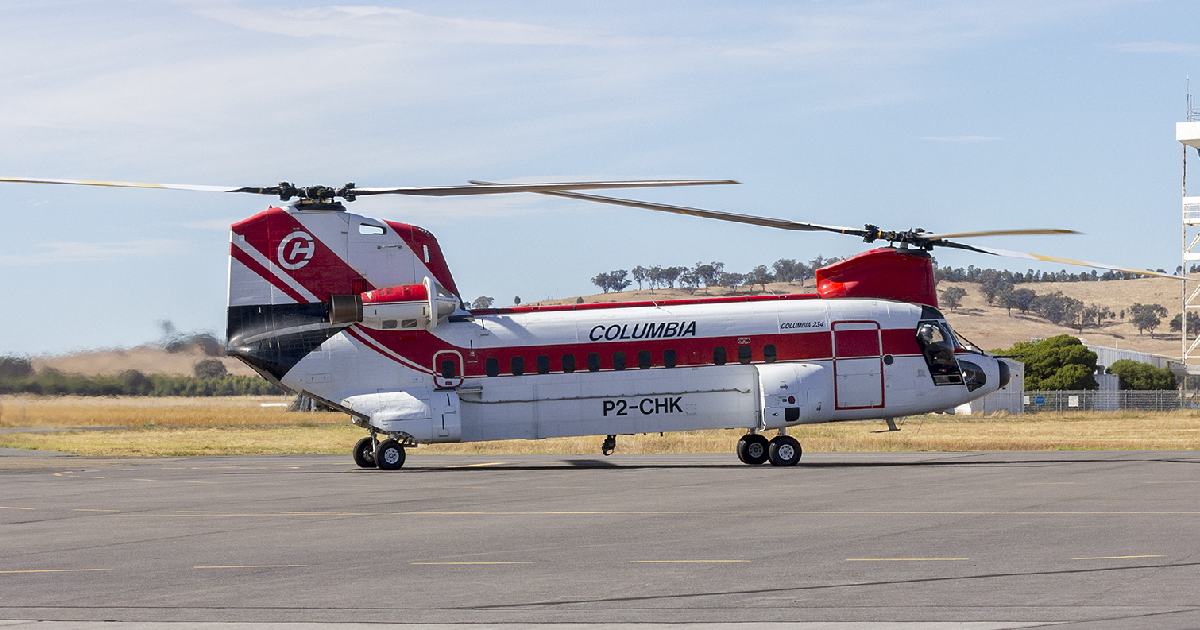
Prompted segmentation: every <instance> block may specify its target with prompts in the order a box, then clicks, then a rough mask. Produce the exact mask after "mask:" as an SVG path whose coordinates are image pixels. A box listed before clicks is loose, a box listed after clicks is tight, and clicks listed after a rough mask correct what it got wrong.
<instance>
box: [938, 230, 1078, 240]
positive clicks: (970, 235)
mask: <svg viewBox="0 0 1200 630" xmlns="http://www.w3.org/2000/svg"><path fill="white" fill-rule="evenodd" d="M1080 233H1081V232H1077V231H1075V230H1064V229H1061V228H1027V229H1015V230H978V231H975V232H946V233H944V234H922V235H921V236H922V237H924V238H927V239H929V240H931V241H939V240H943V239H947V238H976V237H980V236H1027V235H1034V234H1080Z"/></svg>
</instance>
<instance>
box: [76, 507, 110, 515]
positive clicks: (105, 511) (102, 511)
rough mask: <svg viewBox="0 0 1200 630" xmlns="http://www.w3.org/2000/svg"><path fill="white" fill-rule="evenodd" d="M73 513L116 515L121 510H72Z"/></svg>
mask: <svg viewBox="0 0 1200 630" xmlns="http://www.w3.org/2000/svg"><path fill="white" fill-rule="evenodd" d="M71 511H72V512H100V513H103V514H114V513H118V512H120V511H121V510H102V509H100V508H71Z"/></svg>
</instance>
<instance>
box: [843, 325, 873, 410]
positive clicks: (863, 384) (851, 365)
mask: <svg viewBox="0 0 1200 630" xmlns="http://www.w3.org/2000/svg"><path fill="white" fill-rule="evenodd" d="M832 328H833V375H834V379H833V382H834V385H833V396H834V406H835V408H837V409H872V408H878V407H882V406H883V352H882V344H881V342H880V333H879V323H878V322H867V321H851V322H833V327H832Z"/></svg>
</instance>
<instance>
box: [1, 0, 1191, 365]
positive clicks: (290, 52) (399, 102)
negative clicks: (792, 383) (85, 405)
mask: <svg viewBox="0 0 1200 630" xmlns="http://www.w3.org/2000/svg"><path fill="white" fill-rule="evenodd" d="M1197 23H1200V3H1196V2H1194V1H1191V0H1189V1H1177V2H1165V1H1164V2H1153V1H1136V2H1133V1H1119V0H1087V1H1069V0H1068V1H1062V2H1050V1H1023V0H1005V1H996V2H985V1H981V2H957V1H945V2H939V1H921V2H891V1H886V0H880V1H874V2H779V3H776V2H738V3H709V2H655V3H647V2H604V3H562V2H521V3H499V2H457V3H444V2H402V3H391V4H381V5H324V4H316V3H307V2H259V3H247V2H180V3H161V2H68V1H53V0H51V1H36V2H35V1H23V0H17V1H15V2H14V1H12V0H10V1H9V2H6V3H4V4H2V5H0V24H4V25H5V27H6V28H5V37H4V38H0V73H2V76H4V77H5V83H6V86H5V87H6V90H5V96H4V97H3V99H0V138H3V147H4V148H3V150H0V174H3V175H8V176H37V177H80V178H99V179H128V180H139V181H164V182H183V183H201V184H219V185H239V186H240V185H263V184H271V183H274V182H277V181H279V180H284V179H286V180H289V181H294V182H297V183H304V184H315V183H320V184H332V185H337V184H341V183H345V182H347V181H354V182H356V183H358V184H360V185H364V186H380V185H435V184H451V183H462V182H465V181H466V180H468V179H490V180H505V181H518V180H521V179H526V180H528V179H574V178H657V177H689V178H691V177H696V178H735V179H739V180H741V181H742V182H744V183H743V185H741V186H726V187H719V188H717V187H713V188H703V189H676V190H670V189H666V190H657V191H637V193H638V194H636V195H635V194H630V195H629V196H635V197H641V198H645V199H651V200H659V201H667V202H672V203H684V204H692V205H698V206H702V207H710V208H714V209H723V210H731V211H741V212H751V213H757V214H766V215H771V216H780V217H788V218H793V219H799V220H811V221H817V222H825V223H836V224H846V225H858V224H862V223H864V222H872V223H877V224H880V225H884V226H890V227H897V228H904V227H912V226H919V227H925V228H927V229H937V230H958V229H970V228H1003V227H1073V228H1077V229H1079V230H1081V231H1083V232H1085V235H1084V236H1072V237H1031V238H1023V239H989V240H986V241H982V240H981V241H980V244H983V245H989V244H990V245H994V246H997V247H1004V248H1008V249H1025V250H1030V251H1038V252H1044V253H1054V254H1059V255H1065V256H1072V257H1079V258H1089V259H1093V260H1103V261H1107V262H1112V263H1117V264H1124V265H1130V266H1146V267H1163V268H1167V269H1174V268H1175V266H1176V265H1177V264H1178V243H1179V232H1178V216H1179V214H1178V213H1179V145H1178V144H1177V143H1176V142H1175V141H1174V123H1175V122H1176V121H1177V120H1181V119H1182V117H1183V115H1184V80H1185V77H1186V76H1187V75H1188V74H1189V73H1192V74H1194V75H1196V76H1197V77H1200V43H1197V41H1198V40H1197V39H1196V37H1195V25H1196V24H1197ZM1196 83H1197V84H1198V85H1197V88H1196V90H1195V91H1198V92H1200V79H1198V80H1197V81H1196ZM1197 163H1198V164H1200V162H1197ZM1197 172H1200V169H1197ZM0 190H2V191H3V194H4V197H3V199H4V202H3V212H4V223H3V225H4V228H3V229H0V294H2V295H3V296H4V298H3V304H4V306H5V308H2V309H0V330H3V331H5V332H3V333H0V352H18V353H32V354H40V353H47V352H63V351H68V350H71V349H75V348H88V347H110V346H124V345H134V344H137V343H141V342H144V341H147V340H149V339H152V338H153V337H154V336H155V335H156V326H155V322H156V321H157V320H160V319H170V320H172V321H174V322H175V323H176V325H177V326H178V327H180V328H181V329H185V330H213V331H217V332H222V330H223V327H224V302H225V282H226V252H227V245H226V242H227V238H228V237H227V234H226V231H225V226H226V225H227V224H228V223H230V222H232V221H233V220H235V219H237V218H239V217H242V216H246V215H249V214H252V213H254V212H256V211H258V210H260V209H261V208H263V207H265V205H266V203H267V200H266V199H260V198H255V197H252V196H245V195H219V194H204V193H189V192H169V191H145V190H106V189H88V188H82V189H71V188H66V187H49V186H41V187H37V186H18V185H7V186H4V187H3V188H0ZM352 209H353V210H355V211H358V212H360V213H363V214H369V215H374V216H380V217H384V218H389V219H398V220H405V221H408V222H412V223H416V224H418V225H422V226H424V227H426V228H428V229H430V230H431V231H433V232H434V233H435V234H436V235H437V236H438V237H439V239H440V240H441V242H442V245H443V247H444V249H445V250H446V255H447V258H448V260H449V263H450V265H451V268H452V270H453V271H454V273H455V276H456V279H457V281H458V284H459V286H460V287H461V288H462V289H463V291H464V294H465V295H464V297H466V298H467V299H468V300H470V299H473V298H474V297H476V296H478V295H480V294H486V295H491V296H494V297H496V298H497V301H498V303H502V304H506V303H509V302H510V301H511V298H512V296H513V295H520V296H521V297H522V298H523V299H524V300H525V301H532V300H536V299H540V298H545V297H552V296H563V295H574V294H578V293H588V292H592V291H593V290H594V289H593V287H591V286H590V284H589V282H588V279H589V278H590V277H591V276H592V275H594V274H595V273H596V272H599V271H604V270H608V269H613V268H630V267H632V266H635V265H638V264H643V265H651V264H660V265H675V264H691V263H694V262H696V261H698V260H721V261H724V262H725V263H726V265H727V266H728V267H729V268H732V269H742V270H744V269H748V268H750V267H752V266H754V265H756V264H760V263H770V262H771V261H773V260H775V259H777V258H782V257H789V258H801V259H805V260H807V259H809V258H812V257H813V256H815V255H816V254H824V255H826V256H829V255H843V256H844V255H848V254H852V253H854V252H857V251H861V250H862V249H863V247H864V245H863V244H862V243H860V242H856V241H854V240H853V239H849V238H845V237H837V236H833V235H820V234H802V233H800V234H798V233H788V232H774V231H771V230H768V229H765V228H755V227H751V226H739V225H725V224H720V223H716V222H712V221H705V220H702V219H692V218H687V217H677V216H673V215H661V216H660V215H656V214H654V213H649V212H644V211H639V210H633V209H626V208H616V207H604V206H591V205H586V204H583V203H581V202H572V201H570V200H563V199H551V198H540V197H536V196H525V195H512V196H504V197H491V198H460V199H453V198H452V199H405V198H373V199H364V200H360V201H357V202H355V203H354V205H353V206H352ZM940 259H941V261H942V262H943V263H950V264H955V265H967V264H972V263H974V264H977V265H988V266H1006V265H1005V263H1004V262H1003V261H999V260H998V259H995V258H991V257H982V256H976V255H969V254H956V253H944V254H942V255H941V256H940ZM1027 267H1028V265H1026V264H1024V263H1023V262H1022V261H1012V264H1011V268H1014V269H1025V268H1027Z"/></svg>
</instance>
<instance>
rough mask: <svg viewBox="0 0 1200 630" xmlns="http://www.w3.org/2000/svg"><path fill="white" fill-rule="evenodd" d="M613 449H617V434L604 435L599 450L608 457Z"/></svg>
mask: <svg viewBox="0 0 1200 630" xmlns="http://www.w3.org/2000/svg"><path fill="white" fill-rule="evenodd" d="M615 450H617V436H615V435H607V436H605V437H604V444H601V445H600V452H601V453H603V454H604V456H605V457H608V456H609V455H612V454H613V451H615Z"/></svg>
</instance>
